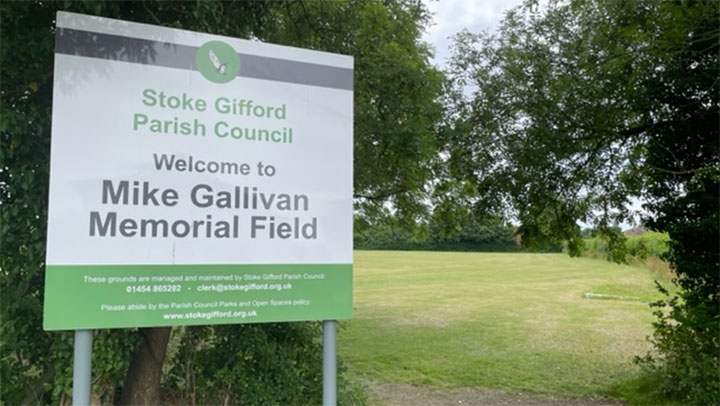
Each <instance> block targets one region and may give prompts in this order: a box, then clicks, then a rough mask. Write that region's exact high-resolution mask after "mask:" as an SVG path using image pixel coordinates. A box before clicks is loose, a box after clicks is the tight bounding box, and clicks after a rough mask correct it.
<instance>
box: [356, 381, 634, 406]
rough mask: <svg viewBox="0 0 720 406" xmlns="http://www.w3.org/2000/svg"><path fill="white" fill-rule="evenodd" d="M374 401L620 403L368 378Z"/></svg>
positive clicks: (413, 405) (419, 405)
mask: <svg viewBox="0 0 720 406" xmlns="http://www.w3.org/2000/svg"><path fill="white" fill-rule="evenodd" d="M365 385H366V386H367V388H368V389H369V392H370V393H369V394H370V399H371V401H370V404H381V405H385V406H423V405H432V406H480V405H482V406H500V405H516V406H620V405H622V404H621V403H618V402H615V401H610V400H607V399H600V398H561V397H557V396H552V395H544V396H543V395H528V394H524V393H508V392H504V391H500V390H492V389H474V388H458V389H435V388H429V387H422V386H412V385H407V384H391V383H379V382H365Z"/></svg>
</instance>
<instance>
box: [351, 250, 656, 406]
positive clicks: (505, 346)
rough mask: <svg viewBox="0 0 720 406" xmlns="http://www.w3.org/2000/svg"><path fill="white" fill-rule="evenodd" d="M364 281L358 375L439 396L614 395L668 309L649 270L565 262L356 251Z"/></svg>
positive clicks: (355, 350) (355, 330)
mask: <svg viewBox="0 0 720 406" xmlns="http://www.w3.org/2000/svg"><path fill="white" fill-rule="evenodd" d="M354 272H355V286H354V294H355V310H354V316H353V319H352V320H351V321H349V322H346V323H345V324H344V326H345V327H344V329H341V331H340V332H339V338H338V340H339V341H338V346H339V347H338V348H339V350H338V351H339V354H340V356H341V357H342V358H343V359H344V360H345V361H346V362H347V363H348V367H349V369H350V371H351V374H353V375H355V376H356V377H361V378H364V379H369V380H377V381H382V382H399V383H411V384H416V385H429V386H434V387H440V388H453V387H476V388H502V389H508V390H521V391H528V392H538V393H553V394H564V395H577V396H588V395H612V394H613V392H614V390H615V389H614V388H616V387H617V386H618V385H620V384H622V383H623V382H626V381H628V380H630V379H632V378H633V376H634V375H636V373H637V368H636V367H635V366H634V365H633V364H632V358H633V356H635V355H643V354H645V353H646V352H647V351H648V350H649V349H650V345H649V343H648V342H647V341H646V336H648V335H649V334H650V333H651V322H652V320H653V317H652V314H651V309H650V308H649V307H648V305H647V303H646V302H647V301H649V300H654V299H656V298H658V297H659V296H658V294H657V293H655V290H654V287H653V286H654V283H653V276H652V274H651V273H650V272H649V271H647V270H645V269H641V268H636V267H630V266H623V265H616V264H611V263H608V262H605V261H602V260H597V259H587V258H569V257H568V256H567V255H565V254H527V253H497V254H496V253H448V252H393V251H356V252H355V268H354ZM586 292H595V293H601V294H605V295H618V296H622V297H623V300H616V299H609V300H608V299H603V300H599V299H588V298H585V297H584V294H585V293H586Z"/></svg>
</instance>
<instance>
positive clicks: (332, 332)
mask: <svg viewBox="0 0 720 406" xmlns="http://www.w3.org/2000/svg"><path fill="white" fill-rule="evenodd" d="M336 325H337V322H336V321H335V320H325V321H323V406H336V405H337V359H336V351H335V343H336V338H337V337H336V331H337V329H336Z"/></svg>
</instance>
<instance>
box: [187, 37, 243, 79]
mask: <svg viewBox="0 0 720 406" xmlns="http://www.w3.org/2000/svg"><path fill="white" fill-rule="evenodd" d="M195 65H196V66H197V69H198V70H199V71H200V73H201V74H202V75H203V76H204V77H205V79H207V80H209V81H211V82H215V83H227V82H229V81H231V80H233V79H235V77H236V76H237V75H238V72H240V57H239V56H238V54H237V52H235V50H234V49H233V47H231V46H230V45H228V44H226V43H224V42H222V41H210V42H206V43H205V45H203V46H201V47H200V49H198V51H197V54H195Z"/></svg>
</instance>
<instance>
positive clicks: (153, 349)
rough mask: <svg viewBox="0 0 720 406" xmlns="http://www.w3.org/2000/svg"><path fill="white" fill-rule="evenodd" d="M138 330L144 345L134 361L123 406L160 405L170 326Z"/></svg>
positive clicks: (129, 372) (126, 378)
mask: <svg viewBox="0 0 720 406" xmlns="http://www.w3.org/2000/svg"><path fill="white" fill-rule="evenodd" d="M138 331H139V333H140V335H141V336H142V338H143V342H142V344H141V345H140V348H138V350H137V352H136V353H135V354H134V355H133V359H132V361H131V362H130V368H129V369H128V373H127V376H126V377H125V385H124V387H123V389H122V393H121V394H120V399H119V402H118V404H119V405H157V404H159V403H160V378H162V367H163V361H165V351H166V350H167V344H168V340H169V339H170V327H152V328H141V329H139V330H138Z"/></svg>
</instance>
